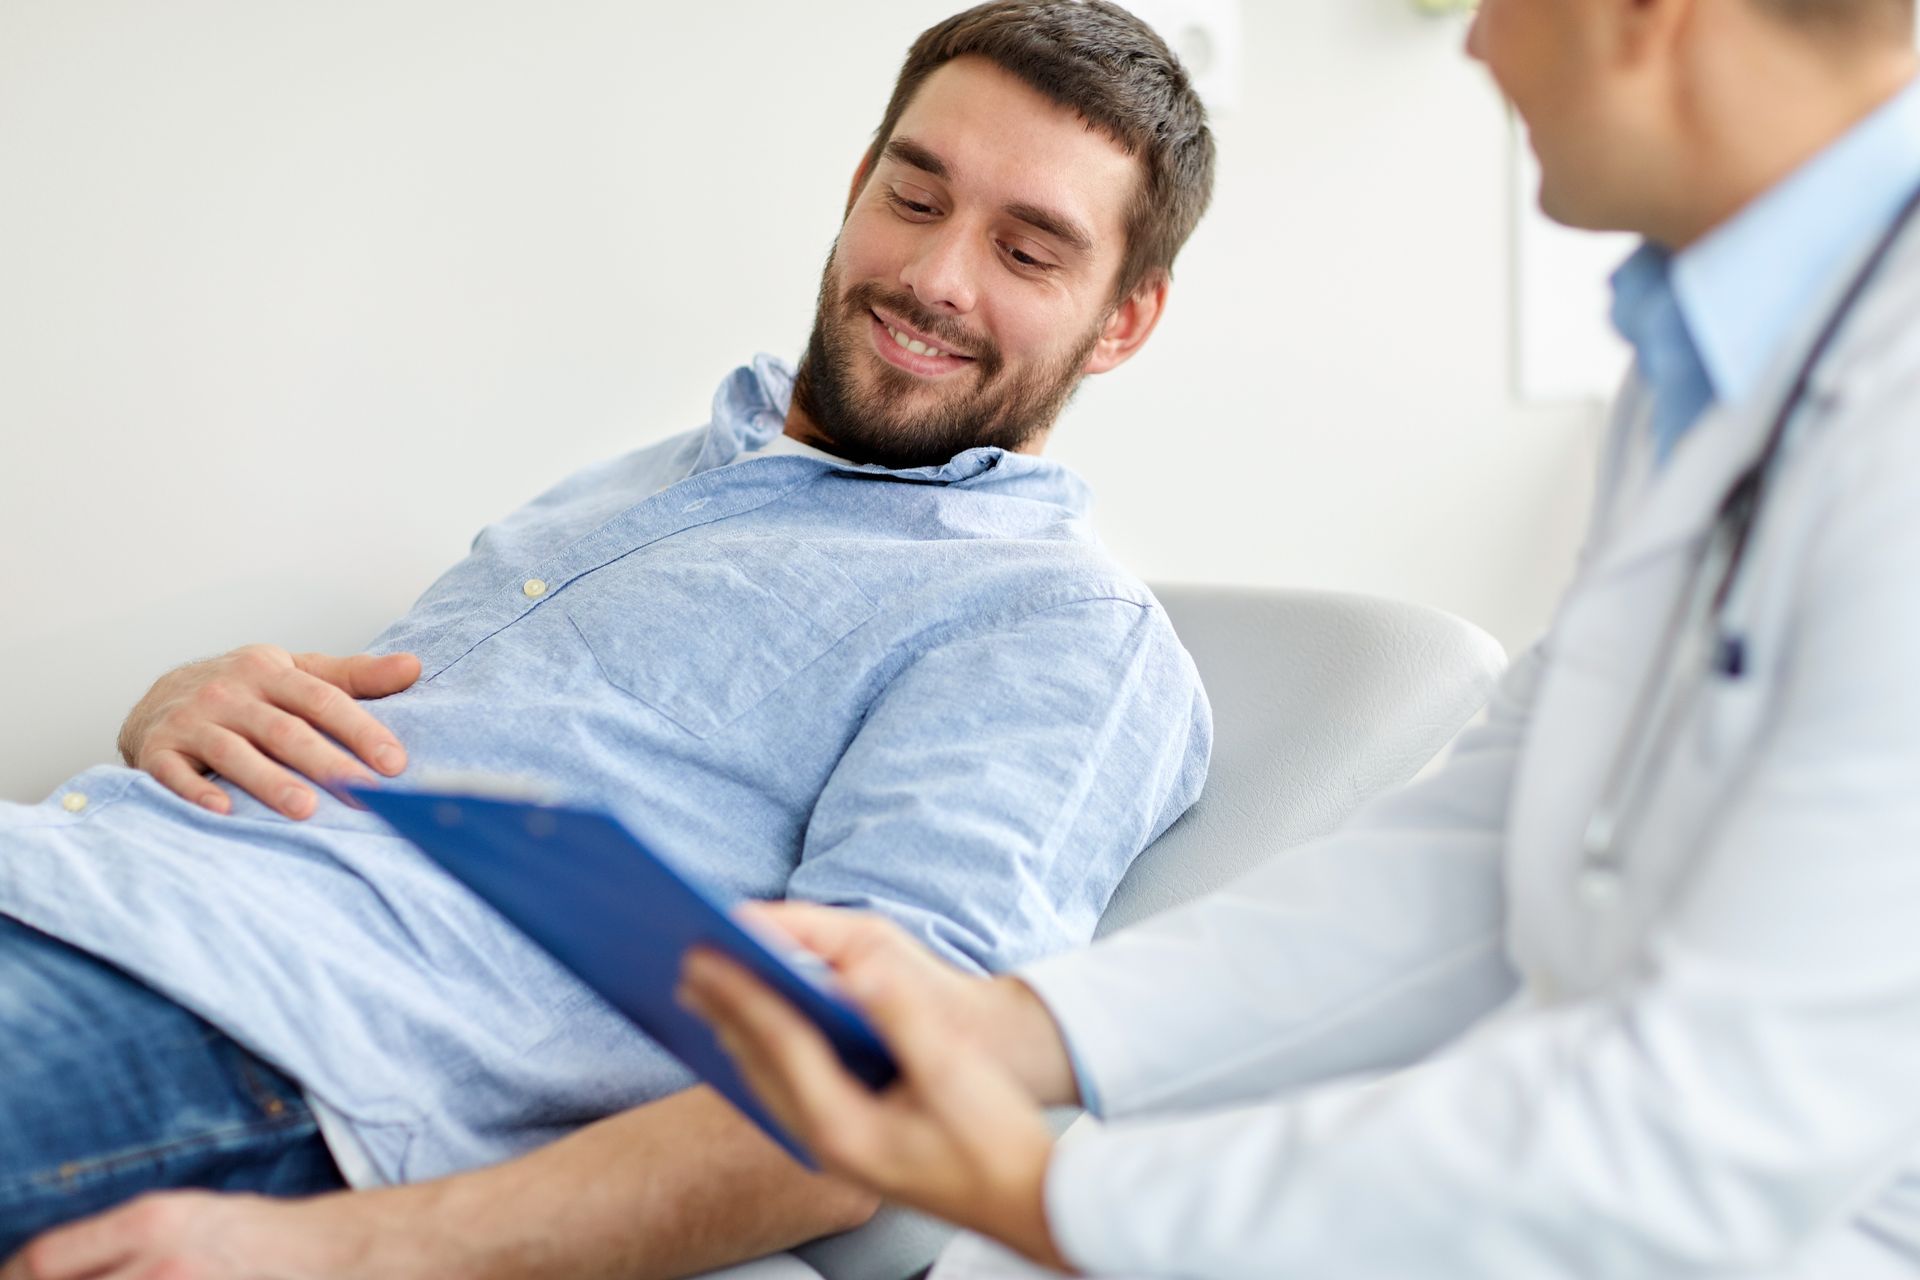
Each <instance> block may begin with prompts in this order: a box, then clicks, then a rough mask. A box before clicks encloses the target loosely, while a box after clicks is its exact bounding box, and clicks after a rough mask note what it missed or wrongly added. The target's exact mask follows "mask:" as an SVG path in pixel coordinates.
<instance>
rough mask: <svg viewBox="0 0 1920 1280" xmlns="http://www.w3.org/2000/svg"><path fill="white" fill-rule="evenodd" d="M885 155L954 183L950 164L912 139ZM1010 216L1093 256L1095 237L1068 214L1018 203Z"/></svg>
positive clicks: (890, 144) (897, 139)
mask: <svg viewBox="0 0 1920 1280" xmlns="http://www.w3.org/2000/svg"><path fill="white" fill-rule="evenodd" d="M882 154H884V155H885V156H886V157H887V158H888V159H889V160H895V161H898V162H899V163H901V164H904V165H906V166H907V167H908V168H912V169H918V170H920V172H922V173H925V174H929V175H931V176H932V177H935V178H938V179H940V180H941V181H942V182H950V181H952V180H953V170H952V169H951V168H950V167H949V166H948V164H947V162H946V161H945V160H942V159H941V158H940V157H939V156H938V155H935V154H934V152H933V150H932V148H930V147H928V146H926V145H925V144H924V143H920V142H915V141H914V140H913V139H912V138H906V137H901V136H899V135H895V136H894V137H892V138H889V139H888V140H887V147H886V150H885V152H883V153H882ZM1006 214H1007V216H1008V217H1010V218H1013V219H1014V220H1016V221H1018V222H1024V223H1026V224H1027V225H1028V226H1030V227H1032V228H1034V229H1035V230H1037V231H1039V232H1041V233H1042V234H1044V235H1049V236H1052V237H1053V238H1054V239H1056V240H1058V241H1060V243H1062V244H1064V245H1066V246H1067V247H1068V248H1069V249H1072V250H1073V251H1074V252H1075V253H1077V254H1079V255H1080V256H1081V257H1086V256H1088V255H1090V254H1092V252H1093V235H1092V233H1091V232H1089V231H1088V230H1087V229H1086V228H1085V227H1083V226H1081V225H1080V224H1079V223H1078V222H1076V221H1074V219H1072V218H1070V217H1068V216H1067V215H1066V214H1064V213H1056V212H1054V211H1053V210H1052V209H1047V208H1043V207H1042V206H1040V205H1037V204H1029V203H1027V202H1025V201H1015V202H1014V203H1013V204H1010V205H1008V206H1007V207H1006Z"/></svg>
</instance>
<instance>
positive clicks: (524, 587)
mask: <svg viewBox="0 0 1920 1280" xmlns="http://www.w3.org/2000/svg"><path fill="white" fill-rule="evenodd" d="M520 590H521V591H522V592H524V593H525V594H526V597H527V599H529V600H538V599H539V598H540V597H541V596H543V595H545V594H547V584H546V583H544V582H542V581H541V580H540V579H538V578H528V579H527V580H526V581H525V582H523V583H521V584H520Z"/></svg>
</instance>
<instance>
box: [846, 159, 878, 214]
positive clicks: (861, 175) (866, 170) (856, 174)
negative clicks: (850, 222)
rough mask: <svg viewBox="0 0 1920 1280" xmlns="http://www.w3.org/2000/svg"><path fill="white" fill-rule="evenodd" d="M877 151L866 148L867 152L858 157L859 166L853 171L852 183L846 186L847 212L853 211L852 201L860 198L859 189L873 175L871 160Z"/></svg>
mask: <svg viewBox="0 0 1920 1280" xmlns="http://www.w3.org/2000/svg"><path fill="white" fill-rule="evenodd" d="M876 154H877V153H876V152H875V150H874V148H872V147H869V148H867V154H866V155H864V156H861V157H860V167H859V168H857V169H855V170H854V171H853V185H852V186H850V187H848V188H847V212H848V213H852V212H853V202H854V201H855V200H858V199H859V198H860V189H861V188H862V187H864V186H866V185H867V179H868V178H871V177H872V176H873V161H874V156H875V155H876Z"/></svg>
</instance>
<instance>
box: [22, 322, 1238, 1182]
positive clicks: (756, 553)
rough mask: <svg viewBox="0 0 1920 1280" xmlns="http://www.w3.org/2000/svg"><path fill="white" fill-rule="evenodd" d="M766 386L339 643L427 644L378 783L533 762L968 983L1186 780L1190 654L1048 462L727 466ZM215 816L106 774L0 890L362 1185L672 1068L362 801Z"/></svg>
mask: <svg viewBox="0 0 1920 1280" xmlns="http://www.w3.org/2000/svg"><path fill="white" fill-rule="evenodd" d="M791 394H792V374H791V371H790V370H789V369H788V368H787V367H786V366H784V365H782V364H780V363H778V362H776V361H773V360H770V359H768V358H766V357H761V358H760V359H759V360H757V361H756V362H755V363H754V364H753V365H751V366H748V367H745V368H742V369H740V370H737V371H736V372H734V373H733V374H732V375H730V376H729V377H728V378H727V379H726V380H725V381H724V382H723V383H722V385H721V387H720V390H719V392H718V394H717V395H716V397H715V401H714V410H713V419H712V421H711V422H710V423H709V424H708V425H707V426H705V427H703V428H701V429H698V430H695V431H693V432H690V433H687V434H684V435H681V436H677V437H674V438H671V439H669V440H667V441H665V442H663V443H660V444H657V445H654V446H651V447H648V448H643V449H640V450H638V451H636V452H634V453H631V454H628V455H626V456H624V457H620V458H617V459H614V460H612V461H610V462H607V463H604V464H601V465H599V466H596V467H593V468H590V469H589V470H587V471H584V472H582V473H580V474H578V475H575V476H573V477H572V478H570V479H568V480H566V481H565V482H563V483H561V484H560V485H559V486H557V487H556V488H554V489H553V490H552V491H550V492H548V493H546V494H545V495H543V496H541V497H540V498H538V499H536V500H535V501H534V502H532V503H531V504H529V505H528V506H526V507H524V508H522V509H521V510H519V511H517V512H514V513H513V514H512V515H510V516H508V517H506V518H505V519H503V520H501V521H499V522H498V523H496V524H494V525H492V526H490V527H488V528H487V529H485V530H484V531H482V532H481V534H480V535H479V537H478V538H477V539H476V540H475V542H474V545H473V549H472V552H471V554H470V555H468V556H467V558H466V559H464V560H462V561H461V562H460V563H459V564H457V565H456V566H454V567H453V568H452V569H451V570H449V571H448V572H447V573H446V574H445V575H444V576H443V577H442V578H441V579H440V580H439V581H438V582H436V583H434V584H433V586H432V587H431V588H429V589H428V590H427V592H426V593H425V595H424V596H422V597H421V599H420V601H419V602H418V603H417V604H416V605H415V607H414V608H413V609H412V610H411V611H410V612H409V613H408V614H407V615H406V616H405V617H404V618H402V619H401V620H400V621H398V622H397V623H395V624H394V625H393V626H392V627H390V628H389V629H388V630H387V631H386V632H385V633H384V634H383V635H382V636H381V637H380V638H379V640H378V641H377V642H376V644H375V646H374V647H375V648H376V649H377V650H387V651H392V650H408V651H412V652H415V653H417V654H419V656H420V658H421V661H422V664H423V671H422V675H421V678H420V680H419V682H418V683H417V684H415V685H414V686H413V687H412V688H410V689H408V690H406V691H405V692H402V693H400V694H396V695H394V696H393V697H390V698H386V699H383V700H380V701H377V702H370V703H366V704H364V705H365V706H366V707H367V708H368V709H369V710H370V711H371V712H372V713H373V714H375V715H376V716H378V717H379V718H380V719H381V720H382V721H384V722H385V723H386V724H387V725H388V726H390V727H391V728H392V729H393V731H394V732H395V734H396V735H397V736H398V737H399V738H400V740H401V741H402V742H404V743H405V744H406V745H407V748H408V751H409V755H410V763H409V769H408V774H407V775H406V776H405V777H404V778H403V779H402V782H403V783H405V782H407V781H420V780H424V779H427V778H430V777H432V776H435V775H448V774H453V775H461V774H482V775H490V776H507V777H512V778H518V779H525V780H529V781H531V782H533V783H535V784H537V785H539V786H540V787H542V788H543V789H545V790H546V791H547V792H548V793H550V794H553V795H555V796H557V797H558V798H562V799H567V800H573V801H584V802H588V803H596V804H600V805H603V806H605V807H607V808H609V809H611V810H612V811H613V812H614V813H615V814H616V815H617V816H619V817H620V818H621V819H622V820H623V821H624V822H626V823H627V824H628V825H629V826H630V827H632V828H633V829H634V830H635V831H636V832H637V833H639V834H640V835H641V836H642V837H643V838H644V839H645V840H647V841H648V842H649V843H650V844H652V845H653V846H654V847H656V848H658V849H660V850H661V851H662V852H663V853H666V854H668V855H669V856H671V857H673V858H674V859H675V860H677V861H679V862H681V863H683V864H685V865H687V866H688V867H689V868H690V869H692V870H694V871H695V872H696V873H697V874H698V875H700V876H701V877H703V878H704V879H705V880H706V881H707V882H709V883H710V884H712V885H714V886H716V887H717V888H718V889H720V890H721V891H723V892H725V893H728V894H732V895H738V896H741V897H758V898H770V897H779V896H783V895H790V896H793V897H798V898H806V899H811V900H814V901H819V902H827V903H834V904H842V905H848V906H855V907H865V908H871V909H873V910H876V911H879V912H882V913H884V914H886V915H888V916H890V917H892V918H893V919H894V920H896V921H898V922H900V923H901V924H903V925H904V926H905V927H906V928H907V929H909V930H910V931H911V932H913V933H914V934H916V935H917V936H918V937H919V938H921V939H922V940H923V941H925V942H926V943H927V944H928V945H930V946H932V947H934V948H935V949H937V950H938V951H940V952H941V953H943V954H944V955H945V956H947V957H948V958H949V959H951V960H953V961H955V962H957V963H960V964H962V965H966V966H968V967H971V968H974V969H1001V968H1007V967H1010V966H1014V965H1018V964H1021V963H1024V962H1027V961H1030V960H1033V959H1037V958H1039V957H1041V956H1043V955H1046V954H1049V953H1053V952H1058V951H1061V950H1065V949H1068V948H1071V947H1074V946H1077V945H1081V944H1084V943H1085V942H1086V941H1088V940H1089V939H1090V938H1091V936H1092V933H1093V929H1094V925H1095V922H1096V921H1097V919H1098V917H1099V915H1100V912H1101V911H1102V909H1103V908H1104V907H1105V905H1106V902H1107V900H1108V898H1109V896H1110V895H1111V893H1112V891H1113V889H1114V886H1115V885H1116V884H1117V883H1118V881H1119V879H1120V877H1121V875H1122V874H1123V873H1124V872H1125V870H1126V868H1127V866H1128V864H1129V863H1130V861H1131V860H1132V858H1133V856H1134V855H1135V854H1136V853H1137V852H1138V851H1139V850H1140V849H1141V848H1143V847H1144V846H1145V845H1147V844H1148V843H1150V842H1151V841H1152V840H1153V839H1154V838H1155V837H1156V836H1158V835H1159V834H1160V833H1161V832H1162V831H1163V830H1165V829H1166V828H1167V827H1168V826H1169V825H1170V824H1171V823H1172V822H1173V821H1174V819H1176V818H1177V817H1179V816H1180V814H1181V813H1182V812H1183V811H1184V810H1185V809H1186V808H1187V807H1188V806H1189V805H1190V804H1191V803H1192V802H1193V800H1194V799H1195V797H1196V796H1197V795H1198V794H1199V791H1200V786H1201V782H1202V779H1203V777H1204V774H1205V769H1206V764H1207V757H1208V751H1209V747H1210V743H1211V719H1210V715H1209V712H1208V708H1207V703H1206V699H1205V697H1204V695H1203V693H1202V691H1201V688H1200V684H1199V680H1198V677H1197V675H1196V673H1195V671H1194V667H1193V664H1192V662H1191V660H1190V659H1189V658H1188V656H1187V654H1186V653H1185V651H1184V650H1183V649H1182V648H1181V646H1180V644H1179V641H1178V640H1177V639H1176V637H1175V636H1174V633H1173V630H1172V627H1171V626H1170V625H1169V623H1168V621H1167V618H1166V615H1165V614H1164V613H1163V612H1162V611H1161V609H1160V608H1159V606H1158V605H1157V603H1156V602H1155V601H1154V599H1153V597H1152V596H1151V595H1150V594H1149V593H1148V591H1147V590H1146V589H1145V588H1144V587H1143V586H1142V585H1141V584H1140V583H1139V582H1138V581H1136V580H1135V579H1134V578H1133V577H1131V576H1130V575H1128V574H1127V573H1125V572H1124V571H1122V570H1121V569H1120V568H1119V567H1118V566H1117V565H1116V564H1115V563H1114V562H1113V561H1112V559H1111V558H1110V557H1109V556H1108V555H1107V554H1106V553H1105V552H1104V551H1103V550H1102V548H1101V547H1100V545H1099V543H1098V542H1097V540H1096V539H1095V537H1094V535H1093V534H1092V532H1091V530H1090V528H1089V525H1088V520H1087V512H1088V506H1089V495H1088V492H1087V490H1086V487H1085V485H1084V484H1083V483H1082V481H1081V480H1079V479H1078V478H1077V477H1076V476H1075V475H1073V474H1072V473H1071V472H1070V471H1068V470H1067V469H1066V468H1065V467H1063V466H1061V465H1059V464H1058V463H1054V462H1051V461H1048V460H1046V459H1044V458H1040V457H1034V456H1028V455H1023V454H1014V453H1007V452H1003V451H1001V450H998V449H991V448H986V449H974V450H970V451H967V452H964V453H961V454H960V455H958V456H957V457H955V458H953V459H952V460H951V461H949V462H948V463H946V464H944V465H942V466H935V467H925V468H920V469H915V470H900V471H896V470H886V469H883V468H880V467H873V466H856V465H850V464H846V463H842V462H839V461H837V460H833V459H830V458H827V457H825V456H824V455H814V456H807V455H806V454H805V453H794V452H791V451H789V452H785V453H778V452H768V453H764V454H759V455H758V456H754V455H756V451H761V450H763V448H764V447H765V446H767V445H768V444H769V443H771V442H774V441H775V440H776V438H777V437H779V435H780V433H781V431H782V429H783V424H784V418H785V415H786V411H787V407H788V403H789V399H790V396H791ZM235 801H236V802H235V808H234V814H233V816H231V817H226V818H222V817H220V816H218V815H215V814H211V813H208V812H205V811H203V810H201V809H199V808H197V807H196V806H194V805H191V804H189V803H187V802H186V801H183V800H181V799H179V798H177V797H175V796H173V795H172V794H171V793H169V792H167V791H166V790H164V789H163V788H161V787H160V786H159V785H158V784H157V783H155V782H153V781H152V780H151V779H149V778H147V777H146V776H145V775H143V774H140V773H137V772H135V771H132V770H127V769H120V768H104V767H103V768H100V769H95V770H91V771H89V772H87V773H85V774H82V775H80V776H79V777H77V778H74V779H73V780H71V781H70V782H69V783H68V784H67V785H66V786H64V787H62V788H61V789H60V790H59V791H57V792H56V793H55V794H54V795H53V796H50V797H49V798H48V800H47V801H46V802H45V803H43V804H40V805H37V806H22V805H0V912H4V913H6V914H8V915H11V916H14V917H16V918H18V919H19V920H21V921H24V922H25V923H27V924H29V925H32V926H34V927H36V928H38V929H41V930H43V931H45V932H47V933H49V934H52V935H54V936H55V937H58V938H61V939H63V940H65V941H68V942H70V943H72V944H74V945H76V946H78V947H80V948H82V949H84V950H86V951H89V952H92V953H93V954H95V955H98V956H100V957H101V958H103V959H105V960H108V961H109V962H111V963H113V964H116V965H119V966H120V967H122V968H123V969H126V970H127V971H129V972H130V973H132V974H133V975H135V976H136V977H138V978H140V979H142V980H144V981H145V982H147V983H148V984H150V985H151V986H153V987H155V988H156V989H158V990H160V991H161V992H163V993H165V994H166V995H168V996H170V997H172V998H173V999H175V1000H177V1001H179V1002H180V1003H182V1004H184V1005H186V1006H187V1007H188V1008H190V1009H192V1010H194V1011H195V1012H197V1013H199V1014H200V1015H201V1016H203V1017H205V1018H206V1019H208V1020H209V1021H210V1022H212V1023H214V1024H215V1025H216V1026H218V1027H220V1028H221V1029H222V1030H223V1031H226V1032H227V1033H228V1034H230V1035H232V1036H233V1037H234V1038H236V1039H238V1040H239V1041H241V1042H242V1043H243V1044H245V1045H246V1046H247V1047H249V1048H250V1049H252V1050H254V1051H255V1052H256V1053H259V1054H260V1055H261V1056H263V1057H265V1058H266V1059H268V1060H269V1061H271V1062H273V1063H274V1064H275V1065H277V1066H279V1067H280V1068H281V1069H283V1070H285V1071H287V1072H288V1073H289V1074H290V1075H292V1076H293V1077H294V1078H295V1079H297V1080H298V1081H300V1083H301V1085H302V1086H303V1087H304V1088H305V1090H306V1091H307V1093H308V1095H309V1097H310V1098H312V1100H313V1101H314V1104H315V1107H316V1110H317V1111H318V1113H319V1114H320V1115H321V1117H322V1119H323V1121H324V1122H325V1124H326V1127H327V1132H328V1134H329V1138H330V1141H331V1142H333V1144H334V1145H335V1146H336V1149H337V1150H339V1149H341V1148H351V1150H342V1152H341V1154H342V1156H343V1164H347V1165H361V1166H362V1167H364V1168H365V1169H366V1170H367V1172H366V1173H364V1174H363V1180H372V1181H400V1180H410V1179H418V1178H423V1177H431V1176H435V1175H439V1174H444V1173H448V1172H451V1171H454V1170H458V1169H463V1168H470V1167H473V1166H476V1165H479V1164H483V1163H488V1162H492V1161H497V1160H500V1159H504V1158H507V1157H509V1156H512V1155H515V1154H518V1153H519V1152H522V1151H525V1150H527V1149H529V1148H530V1147H532V1146H535V1145H537V1144H539V1143H542V1142H546V1141H549V1140H551V1139H553V1138H556V1137H558V1136H561V1135H562V1134H564V1133H565V1132H567V1131H568V1130H570V1129H571V1128H573V1127H576V1126H578V1125H581V1124H584V1123H587V1122H590V1121H592V1120H594V1119H597V1118H599V1117H601V1116H604V1115H607V1114H610V1113H612V1112H615V1111H618V1110H621V1109H624V1108H626V1107H630V1106H632V1105H635V1104H637V1103H640V1102H643V1101H646V1100H648V1099H651V1098H655V1097H658V1096H660V1095H661V1094H663V1093H666V1092H670V1091H672V1090H674V1089H677V1088H679V1087H682V1086H684V1085H686V1084H687V1083H689V1080H688V1078H687V1076H686V1073H685V1072H684V1071H683V1069H682V1068H680V1067H679V1066H678V1065H677V1064H676V1063H675V1062H674V1061H673V1060H672V1059H670V1058H668V1057H667V1056H666V1054H665V1053H664V1051H662V1050H660V1049H659V1048H658V1047H657V1046H655V1045H654V1044H653V1043H652V1042H651V1041H649V1040H647V1039H646V1038H645V1037H644V1036H643V1035H641V1033H640V1032H639V1031H638V1030H636V1029H635V1028H634V1027H633V1026H632V1025H631V1024H629V1023H627V1022H626V1021H625V1020H624V1019H623V1018H621V1017H619V1016H618V1015H616V1014H615V1013H613V1012H612V1011H611V1010H610V1009H608V1008H607V1007H606V1006H605V1005H604V1004H602V1003H601V1002H600V1000H599V999H598V997H597V996H595V995H594V994H593V993H592V992H590V991H588V990H587V989H585V988H584V987H582V986H581V985H580V984H579V983H578V982H577V981H575V980H574V979H573V978H572V977H571V976H570V975H568V974H567V973H565V972H564V971H562V970H561V969H560V968H559V967H558V966H557V965H556V964H555V963H554V962H553V961H551V960H550V959H549V958H548V957H547V956H546V955H545V954H544V953H542V952H540V951H538V950H537V949H536V948H534V947H533V946H532V944H530V943H528V942H527V941H525V940H524V939H523V938H522V937H521V936H520V935H518V934H517V933H515V932H514V931H513V930H512V929H511V928H509V927H508V926H506V925H505V924H504V923H503V922H502V921H501V920H500V919H499V918H498V917H497V916H495V915H494V914H493V913H492V911H491V910H490V909H488V908H486V907H484V906H482V905H481V904H480V903H479V902H478V900H477V899H474V898H472V897H471V896H470V895H469V894H468V893H467V891H466V890H465V889H463V888H461V887H460V886H458V885H457V884H455V883H453V882H452V881H451V880H450V879H449V878H448V877H447V876H445V875H444V874H443V873H441V872H440V871H439V870H438V869H437V868H436V867H434V866H433V865H432V864H431V863H430V862H428V861H427V860H426V859H425V858H424V857H423V856H422V855H420V854H418V853H417V852H416V851H414V850H413V849H412V847H411V846H409V845H407V844H406V843H405V842H403V841H401V840H400V839H399V838H398V837H396V836H394V835H392V834H391V833H389V832H388V831H386V830H385V829H384V828H383V827H382V826H381V825H380V824H379V823H378V821H377V820H375V819H374V818H372V817H371V816H370V815H368V814H365V813H361V812H357V811H355V810H352V809H349V808H346V807H344V806H342V805H339V804H338V803H336V802H334V801H332V800H323V801H322V804H321V808H320V811H319V812H318V813H317V814H316V815H315V816H314V817H313V818H311V819H309V820H308V821H306V822H291V821H288V820H286V819H283V818H281V817H280V816H278V815H277V814H275V813H273V812H272V811H270V810H268V809H266V808H265V807H264V806H261V805H259V804H257V803H255V802H253V801H252V800H251V799H250V798H248V797H245V796H244V795H236V797H235ZM362 1162H364V1164H363V1165H362Z"/></svg>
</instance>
